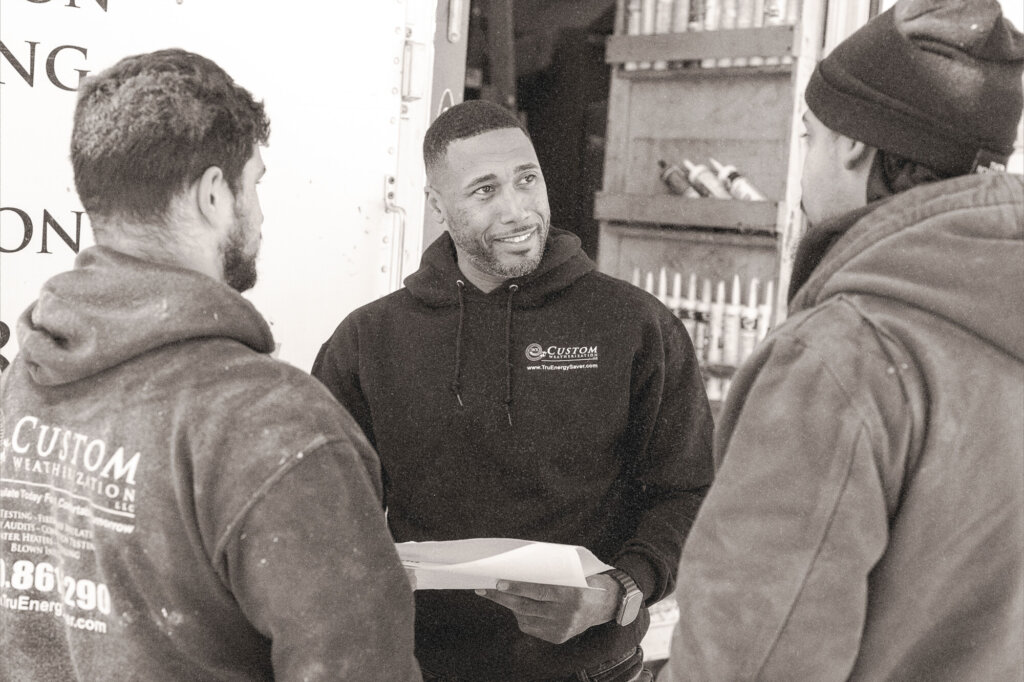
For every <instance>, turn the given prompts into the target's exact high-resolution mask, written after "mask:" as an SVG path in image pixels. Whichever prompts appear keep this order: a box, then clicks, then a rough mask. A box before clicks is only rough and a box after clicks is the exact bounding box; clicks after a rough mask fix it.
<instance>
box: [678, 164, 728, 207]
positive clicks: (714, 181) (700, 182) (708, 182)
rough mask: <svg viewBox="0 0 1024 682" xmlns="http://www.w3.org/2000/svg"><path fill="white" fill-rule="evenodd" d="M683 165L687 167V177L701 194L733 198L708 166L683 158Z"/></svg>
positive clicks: (717, 197)
mask: <svg viewBox="0 0 1024 682" xmlns="http://www.w3.org/2000/svg"><path fill="white" fill-rule="evenodd" d="M683 166H685V167H686V172H687V176H686V179H687V180H688V181H689V183H690V184H691V185H693V186H694V188H695V189H696V190H697V191H698V192H700V193H701V196H705V197H715V198H716V199H732V195H731V194H729V190H727V189H726V188H725V185H723V184H722V183H721V182H719V180H718V178H717V177H715V174H714V173H712V172H711V171H710V170H708V167H707V166H705V165H702V164H694V163H693V162H691V161H690V160H689V159H683Z"/></svg>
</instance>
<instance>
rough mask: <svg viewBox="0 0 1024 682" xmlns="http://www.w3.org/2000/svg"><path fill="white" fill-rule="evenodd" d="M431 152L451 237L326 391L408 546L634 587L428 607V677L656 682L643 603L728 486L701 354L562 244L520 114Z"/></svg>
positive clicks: (340, 365)
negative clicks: (714, 445) (591, 569)
mask: <svg viewBox="0 0 1024 682" xmlns="http://www.w3.org/2000/svg"><path fill="white" fill-rule="evenodd" d="M423 146H424V156H425V161H426V166H427V178H428V183H429V187H428V194H429V210H430V213H431V215H432V217H433V218H434V219H435V220H437V221H438V222H439V223H442V224H445V225H447V227H448V231H447V232H446V233H445V234H443V235H442V236H441V237H440V238H438V239H437V241H435V242H434V243H433V244H432V245H431V246H430V247H429V248H428V249H427V250H426V252H425V253H424V255H423V262H422V266H421V267H420V269H419V271H417V272H416V273H415V274H413V275H412V276H410V277H409V278H408V279H406V281H405V285H406V286H405V288H403V289H401V290H399V291H397V292H395V293H393V294H391V295H390V296H387V297H385V298H383V299H380V300H378V301H375V302H373V303H371V304H369V305H367V306H364V307H363V308H360V309H359V310H357V311H355V312H354V313H352V314H351V315H350V316H349V317H347V318H346V319H345V320H344V321H343V322H342V323H341V324H340V325H339V326H338V328H337V330H336V331H335V333H334V334H333V336H332V337H331V338H330V339H329V340H328V341H327V342H326V343H325V344H324V346H323V348H322V349H321V351H320V354H319V355H318V357H317V359H316V363H315V365H314V367H313V374H314V376H316V377H317V378H319V379H320V380H321V381H323V382H324V384H325V385H326V386H327V387H328V388H329V389H330V390H331V392H332V393H333V394H334V395H335V396H337V397H338V399H339V400H340V401H341V402H342V403H343V404H344V405H345V406H346V407H348V409H349V410H350V411H351V413H352V414H353V416H354V417H355V418H356V420H357V421H358V422H359V424H360V425H361V426H362V427H363V429H364V430H365V432H366V434H367V436H368V437H369V438H370V440H371V442H373V444H374V445H375V446H376V447H377V449H378V451H379V453H380V456H381V460H382V463H383V467H384V476H385V501H386V504H387V508H388V521H389V524H390V527H391V531H392V534H393V535H394V538H395V540H396V541H424V540H455V539H463V538H472V537H511V538H523V539H528V540H537V541H545V542H557V543H565V544H574V545H582V546H585V547H587V548H588V549H590V550H591V551H593V552H594V553H595V554H596V555H597V556H598V557H599V558H600V559H602V560H603V561H605V562H607V563H609V564H610V565H612V566H614V567H615V569H614V570H613V571H610V572H609V573H607V574H599V575H596V576H593V577H591V578H590V579H589V580H588V582H589V583H590V585H591V586H592V587H597V588H600V589H597V590H583V589H575V588H554V587H550V586H548V587H545V586H540V585H531V584H522V583H502V584H499V585H498V589H497V590H488V591H482V592H481V593H477V594H474V593H473V592H460V591H425V592H419V593H417V600H416V608H417V613H416V653H417V657H418V658H419V660H420V663H421V666H422V668H423V670H424V674H425V676H426V677H427V679H443V680H499V679H500V680H522V679H595V680H596V679H600V680H616V681H618V680H642V679H646V676H647V675H649V673H647V672H645V671H644V670H643V663H642V659H643V657H642V652H641V651H640V650H639V647H638V644H639V642H640V640H641V638H642V637H643V635H644V632H645V631H646V628H647V625H648V622H649V618H648V616H647V611H646V609H645V608H642V607H641V602H642V605H643V606H649V605H651V604H653V603H654V602H656V601H658V600H659V599H661V598H662V597H663V596H665V595H666V594H669V592H670V591H671V589H672V586H673V585H674V582H675V572H676V566H677V564H678V560H679V554H680V552H681V549H682V545H683V541H684V539H685V538H686V534H687V532H688V530H689V527H690V524H691V522H692V520H693V518H694V516H695V514H696V512H697V509H698V507H699V506H700V503H701V500H702V499H703V496H704V493H705V490H706V488H707V486H708V485H709V483H710V481H711V475H712V474H711V472H712V467H711V460H710V443H711V431H712V421H711V415H710V410H709V407H708V402H707V397H706V395H705V392H704V385H703V382H702V381H701V376H700V370H699V367H698V365H697V360H696V357H695V355H694V352H693V348H692V345H691V343H690V339H689V337H688V336H687V335H686V332H685V330H684V329H683V327H682V325H681V323H680V322H679V321H678V320H677V319H675V318H674V317H673V315H672V314H671V312H670V311H669V310H668V309H666V308H665V307H664V306H662V305H661V304H660V303H659V302H658V301H657V300H656V299H655V298H654V297H652V296H650V295H648V294H646V293H644V292H643V291H641V290H639V289H637V288H635V287H633V286H631V285H629V284H627V283H625V282H622V281H619V280H617V279H614V278H612V277H608V276H606V275H604V274H601V273H598V272H597V271H596V270H595V266H594V263H593V262H592V261H591V260H589V259H588V258H587V257H586V255H585V254H584V253H583V251H582V250H581V249H580V242H579V239H577V238H576V237H575V236H574V235H572V234H570V233H568V232H564V231H561V230H556V229H551V228H550V224H549V220H550V212H549V209H548V203H547V194H546V189H545V185H544V177H543V174H542V173H541V169H540V166H539V164H538V162H537V157H536V154H535V152H534V149H533V146H532V144H531V142H530V140H529V137H528V136H527V134H526V132H525V130H524V129H523V128H522V126H521V124H520V123H519V121H518V120H517V119H516V118H515V117H514V116H513V115H511V114H510V113H509V112H507V111H505V110H504V109H502V108H501V107H498V106H496V105H493V104H489V103H486V102H480V101H472V102H465V103H463V104H460V105H457V106H455V107H453V108H451V109H449V110H447V111H446V112H445V113H443V114H442V115H441V116H440V117H438V119H437V120H436V121H435V122H434V124H433V125H432V126H431V127H430V130H428V131H427V135H426V139H425V140H424V145H423ZM581 673H586V674H587V675H589V677H586V678H581V677H580V675H581Z"/></svg>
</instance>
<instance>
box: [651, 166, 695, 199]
mask: <svg viewBox="0 0 1024 682" xmlns="http://www.w3.org/2000/svg"><path fill="white" fill-rule="evenodd" d="M658 166H659V167H660V168H661V181H662V182H664V183H665V184H666V185H668V189H669V191H670V192H672V193H673V194H681V195H682V196H684V197H690V198H694V197H699V196H700V192H698V191H697V190H696V188H694V186H693V185H691V184H690V183H689V182H688V181H687V179H686V173H684V172H683V169H682V168H680V167H679V166H677V165H675V164H672V165H669V164H667V163H665V162H664V161H661V160H659V161H658Z"/></svg>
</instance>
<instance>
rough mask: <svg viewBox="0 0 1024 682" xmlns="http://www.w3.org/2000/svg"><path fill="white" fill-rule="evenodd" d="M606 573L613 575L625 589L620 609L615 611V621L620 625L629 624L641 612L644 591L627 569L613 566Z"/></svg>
mask: <svg viewBox="0 0 1024 682" xmlns="http://www.w3.org/2000/svg"><path fill="white" fill-rule="evenodd" d="M605 575H609V576H611V577H612V578H613V579H615V581H616V582H617V583H619V584H620V585H622V589H623V590H625V593H624V594H623V595H622V601H621V602H619V610H618V611H617V612H616V613H615V622H616V623H618V624H619V625H629V624H630V623H632V622H633V621H634V620H636V617H637V614H639V613H640V607H641V606H643V604H644V593H643V592H641V591H640V588H639V587H637V584H636V582H635V581H634V580H633V579H632V578H630V577H629V574H628V573H626V572H625V571H622V570H619V569H617V568H613V569H612V570H610V571H605Z"/></svg>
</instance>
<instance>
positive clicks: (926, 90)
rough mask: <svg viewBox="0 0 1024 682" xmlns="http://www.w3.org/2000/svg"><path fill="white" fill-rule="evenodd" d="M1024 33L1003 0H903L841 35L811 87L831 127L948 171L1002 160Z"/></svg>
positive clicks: (1010, 137)
mask: <svg viewBox="0 0 1024 682" xmlns="http://www.w3.org/2000/svg"><path fill="white" fill-rule="evenodd" d="M1022 70H1024V34H1022V33H1021V32H1020V31H1018V30H1016V29H1015V28H1014V27H1013V25H1012V24H1011V23H1010V22H1009V21H1007V20H1006V19H1004V18H1003V16H1002V11H1001V9H1000V7H999V3H998V2H997V1H996V0H959V1H957V0H946V1H943V0H899V1H898V2H897V3H896V5H895V6H893V7H892V8H891V9H889V10H888V11H886V12H884V13H882V14H880V15H879V16H877V17H875V18H874V19H872V20H871V21H869V22H868V23H867V24H866V25H864V26H863V27H861V28H860V29H859V30H858V31H857V32H856V33H854V34H853V35H851V36H850V37H849V38H847V39H846V40H844V41H843V42H842V43H840V44H839V45H838V46H837V47H836V48H835V49H834V50H833V51H832V52H831V53H830V54H829V55H828V56H827V57H826V58H825V59H823V60H822V61H821V62H820V63H819V64H818V66H817V68H816V69H815V70H814V73H813V74H812V76H811V80H810V82H809V83H808V85H807V91H806V92H805V93H804V97H805V99H806V100H807V106H808V108H809V109H810V110H811V111H812V112H813V113H814V115H815V116H817V117H818V119H819V120H820V121H821V122H822V123H824V124H825V125H826V126H828V127H829V128H830V129H832V130H834V131H836V132H837V133H840V134H842V135H845V136H846V137H849V138H852V139H854V140H859V141H861V142H864V143H865V144H868V145H871V146H872V147H875V148H877V149H883V150H886V151H889V152H893V153H896V154H899V155H901V156H904V157H906V158H908V159H910V160H913V161H917V162H918V163H922V164H924V165H927V166H929V167H931V168H934V169H935V170H937V171H940V172H942V173H944V174H948V175H963V174H966V173H970V172H971V171H972V170H974V169H975V168H976V167H977V166H985V167H998V166H992V165H991V164H993V163H995V164H1005V163H1006V160H1007V159H1008V158H1009V155H1010V154H1011V153H1012V152H1013V141H1014V139H1015V138H1016V133H1017V130H1016V128H1017V122H1018V121H1020V118H1021V110H1022V107H1024V101H1022V96H1021V72H1022Z"/></svg>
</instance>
